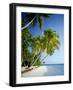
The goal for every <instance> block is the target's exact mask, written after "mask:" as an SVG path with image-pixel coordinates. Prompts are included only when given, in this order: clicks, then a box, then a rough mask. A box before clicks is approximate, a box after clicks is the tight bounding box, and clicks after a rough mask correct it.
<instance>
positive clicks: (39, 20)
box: [38, 16, 44, 30]
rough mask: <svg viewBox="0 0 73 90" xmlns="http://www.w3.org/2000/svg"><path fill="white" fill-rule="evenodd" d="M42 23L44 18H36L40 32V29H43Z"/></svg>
mask: <svg viewBox="0 0 73 90" xmlns="http://www.w3.org/2000/svg"><path fill="white" fill-rule="evenodd" d="M43 21H44V18H43V17H42V16H40V17H38V22H39V25H40V30H42V28H43Z"/></svg>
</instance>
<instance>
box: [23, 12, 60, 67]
mask: <svg viewBox="0 0 73 90" xmlns="http://www.w3.org/2000/svg"><path fill="white" fill-rule="evenodd" d="M24 17H25V19H22V28H21V30H22V36H21V38H22V46H21V47H22V66H28V68H29V67H31V66H40V65H41V62H43V63H45V61H44V60H45V58H46V57H47V56H48V55H50V56H51V55H53V54H54V53H55V51H56V49H59V45H60V41H59V34H57V32H56V31H54V30H52V29H51V28H48V29H45V30H43V23H44V18H47V19H48V18H50V17H51V15H50V14H49V15H48V14H34V13H31V14H29V13H27V14H25V16H24ZM37 22H38V23H39V28H40V30H41V35H40V36H35V37H34V36H33V35H32V33H31V31H30V28H29V26H31V27H34V26H36V23H37ZM36 31H37V30H36ZM43 52H46V54H47V55H46V56H45V57H44V58H43V59H42V60H41V55H42V53H43Z"/></svg>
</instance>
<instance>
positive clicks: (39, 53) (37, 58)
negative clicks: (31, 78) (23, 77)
mask: <svg viewBox="0 0 73 90" xmlns="http://www.w3.org/2000/svg"><path fill="white" fill-rule="evenodd" d="M39 58H40V53H39V54H38V57H37V58H36V59H35V60H34V61H33V62H32V64H31V66H33V65H34V64H35V63H36V61H37V60H38V59H39Z"/></svg>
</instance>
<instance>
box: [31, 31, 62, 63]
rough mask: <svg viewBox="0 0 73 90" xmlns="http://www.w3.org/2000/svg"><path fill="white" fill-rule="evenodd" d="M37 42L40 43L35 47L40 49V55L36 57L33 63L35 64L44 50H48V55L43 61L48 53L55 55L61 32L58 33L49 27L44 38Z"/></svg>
mask: <svg viewBox="0 0 73 90" xmlns="http://www.w3.org/2000/svg"><path fill="white" fill-rule="evenodd" d="M37 42H38V43H36V46H35V47H34V48H36V49H37V50H38V49H39V50H38V52H39V56H38V57H37V58H36V59H34V61H33V63H32V65H34V64H35V62H36V61H37V59H38V58H39V57H40V55H41V54H42V52H46V53H47V55H46V56H45V57H44V58H43V59H42V60H41V61H43V60H44V59H45V58H46V57H47V56H48V55H53V53H54V52H55V50H56V49H59V45H60V41H59V34H57V33H56V31H53V30H52V29H47V30H45V31H44V36H42V38H40V39H39V40H38V41H37Z"/></svg>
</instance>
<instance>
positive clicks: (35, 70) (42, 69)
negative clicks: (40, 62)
mask: <svg viewBox="0 0 73 90" xmlns="http://www.w3.org/2000/svg"><path fill="white" fill-rule="evenodd" d="M24 69H25V67H23V68H22V71H23V70H24ZM46 72H47V67H46V66H39V67H34V68H33V69H32V70H30V71H28V72H24V73H22V75H21V76H22V77H32V76H41V75H44V73H46Z"/></svg>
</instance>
